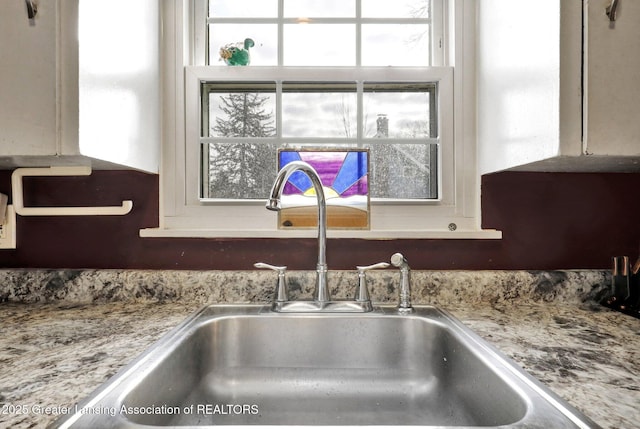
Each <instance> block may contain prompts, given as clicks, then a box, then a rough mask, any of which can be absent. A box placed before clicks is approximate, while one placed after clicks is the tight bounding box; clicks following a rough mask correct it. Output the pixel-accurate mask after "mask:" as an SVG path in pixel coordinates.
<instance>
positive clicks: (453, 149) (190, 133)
mask: <svg viewBox="0 0 640 429" xmlns="http://www.w3.org/2000/svg"><path fill="white" fill-rule="evenodd" d="M192 1H193V0H174V1H171V2H163V8H164V10H163V29H164V37H163V44H164V46H163V51H164V53H165V57H164V61H163V71H164V79H163V88H162V93H163V99H164V101H163V107H164V110H163V164H162V169H161V178H160V181H161V198H160V201H161V204H160V226H159V228H148V229H143V230H141V232H140V234H141V236H143V237H238V238H249V237H256V238H264V237H277V238H290V237H315V236H316V234H317V233H316V231H314V230H308V229H300V230H291V229H287V230H282V229H278V227H277V215H276V214H275V213H271V212H269V211H267V210H266V209H265V207H264V203H265V202H266V198H267V196H266V195H265V200H264V201H255V200H253V201H230V202H229V203H228V204H219V203H214V204H210V203H206V202H203V201H201V200H200V198H199V197H198V195H199V180H200V179H199V177H198V175H199V168H197V167H196V166H198V165H199V162H200V160H199V142H198V140H199V130H200V126H199V123H200V116H199V113H200V110H199V109H200V102H199V91H200V82H201V81H202V80H221V79H225V78H226V79H230V78H229V76H228V68H226V67H217V66H214V67H204V66H197V65H193V64H196V63H197V62H198V61H202V63H204V52H199V51H198V50H197V49H195V46H196V45H200V46H203V43H202V40H197V39H198V38H200V37H202V35H201V33H199V32H196V31H194V22H195V18H194V15H195V14H193V13H191V12H190V10H193V9H192V8H193V7H194V5H196V4H202V3H204V1H200V0H195V1H193V2H192ZM443 1H444V4H445V9H446V10H448V11H449V13H448V15H447V16H448V20H446V21H445V23H444V24H445V25H444V27H445V28H443V34H444V37H443V38H444V39H445V40H449V41H451V43H444V45H443V46H444V47H445V48H446V47H448V49H444V50H443V52H442V58H443V59H444V62H445V63H446V62H449V63H450V64H451V66H448V67H444V66H438V67H430V68H428V69H427V68H414V69H406V70H404V71H403V70H398V76H399V75H402V74H404V76H402V77H403V78H405V77H406V78H407V80H418V81H436V82H438V86H439V88H438V91H439V93H440V94H450V96H448V97H446V96H445V97H442V96H441V97H439V111H438V113H439V121H440V122H439V138H440V149H439V151H438V153H439V156H440V157H441V159H440V163H439V165H440V168H439V183H440V190H441V191H442V192H441V198H439V199H438V200H437V201H429V200H426V201H420V203H417V202H414V201H406V202H396V203H394V204H390V203H388V202H375V201H374V202H372V203H371V213H370V218H371V228H370V229H369V230H343V229H340V230H333V229H331V230H329V231H328V234H327V235H328V236H329V237H341V238H343V237H344V238H347V237H348V238H365V239H392V238H500V237H501V234H500V232H498V231H492V230H490V231H483V230H481V229H480V216H479V176H478V174H477V165H476V151H475V140H476V138H475V69H474V54H475V40H474V34H475V28H474V21H475V2H474V1H473V0H443ZM287 70H288V71H287V73H289V75H287V76H282V78H283V79H291V80H298V81H300V80H305V78H308V79H313V77H314V72H313V69H310V68H287ZM349 70H351V71H352V69H349ZM225 71H227V74H225V73H224V72H225ZM259 73H260V68H258V67H235V68H234V69H233V77H232V78H231V79H232V80H236V81H237V80H245V79H246V80H251V77H252V76H255V75H256V74H259ZM385 73H386V71H385V68H377V69H370V68H368V69H367V75H366V76H364V77H365V78H366V79H367V80H376V79H377V80H379V81H380V80H384V79H382V78H383V77H385V76H386V74H385ZM378 78H380V79H378ZM345 80H352V81H353V80H354V79H353V75H352V74H349V75H348V76H347V75H345ZM190 166H193V167H190ZM275 173H276V172H275V171H274V178H275Z"/></svg>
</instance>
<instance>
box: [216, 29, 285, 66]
mask: <svg viewBox="0 0 640 429" xmlns="http://www.w3.org/2000/svg"><path fill="white" fill-rule="evenodd" d="M246 38H251V39H252V40H253V41H254V43H255V45H254V46H253V47H252V48H250V49H249V55H250V58H251V65H254V66H275V65H277V64H278V26H277V25H275V24H211V25H210V26H209V64H210V65H224V64H225V63H224V62H223V61H222V60H221V58H220V48H221V47H223V46H225V45H228V44H229V43H240V46H241V47H242V45H243V42H244V40H245V39H246Z"/></svg>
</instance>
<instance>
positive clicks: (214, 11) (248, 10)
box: [209, 0, 278, 18]
mask: <svg viewBox="0 0 640 429" xmlns="http://www.w3.org/2000/svg"><path fill="white" fill-rule="evenodd" d="M209 16H215V17H219V18H222V17H224V18H245V17H260V18H275V17H277V16H278V0H243V1H238V0H209Z"/></svg>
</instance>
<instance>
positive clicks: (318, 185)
mask: <svg viewBox="0 0 640 429" xmlns="http://www.w3.org/2000/svg"><path fill="white" fill-rule="evenodd" d="M296 171H302V172H303V173H305V174H306V175H307V176H309V179H311V183H312V184H313V188H314V190H315V192H316V198H317V199H318V263H317V265H316V290H315V292H314V298H313V299H314V301H316V302H317V303H319V304H320V305H322V304H324V303H326V302H329V301H331V298H330V296H329V288H328V286H327V270H328V268H327V256H326V255H327V202H326V199H325V196H324V189H323V188H322V181H321V180H320V176H319V175H318V173H317V172H316V170H315V169H314V168H313V167H312V166H311V165H309V164H307V163H306V162H304V161H293V162H290V163H289V164H287V165H285V166H284V167H282V169H281V170H280V171H279V172H278V175H277V177H276V180H275V182H274V183H273V187H272V188H271V195H270V197H269V202H268V203H267V209H269V210H274V211H279V210H280V209H281V208H282V207H281V202H280V197H281V195H282V191H283V189H284V185H285V184H286V183H287V180H289V177H290V176H291V175H292V174H293V173H295V172H296Z"/></svg>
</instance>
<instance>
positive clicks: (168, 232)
mask: <svg viewBox="0 0 640 429" xmlns="http://www.w3.org/2000/svg"><path fill="white" fill-rule="evenodd" d="M140 237H143V238H315V237H317V231H316V229H300V230H295V231H293V230H289V231H287V230H251V229H245V230H241V231H233V230H215V229H165V228H145V229H141V230H140ZM327 237H328V238H356V239H367V240H392V239H438V240H441V239H453V240H461V239H464V240H468V239H477V240H497V239H501V238H502V231H498V230H495V229H476V230H463V229H458V230H456V231H449V230H418V231H416V230H411V231H410V230H378V231H358V230H331V229H330V230H328V231H327Z"/></svg>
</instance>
